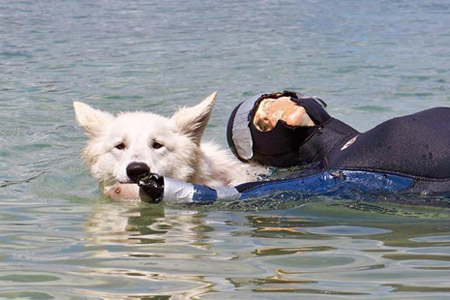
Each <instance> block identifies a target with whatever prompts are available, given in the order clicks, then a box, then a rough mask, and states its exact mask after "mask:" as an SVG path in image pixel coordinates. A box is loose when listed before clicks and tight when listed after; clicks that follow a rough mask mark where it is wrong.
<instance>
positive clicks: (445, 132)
mask: <svg viewBox="0 0 450 300" xmlns="http://www.w3.org/2000/svg"><path fill="white" fill-rule="evenodd" d="M283 96H288V97H291V100H292V101H294V102H295V103H296V104H298V105H300V106H303V107H304V108H305V110H306V112H307V113H308V115H309V116H310V118H311V119H312V121H314V124H315V126H312V127H293V126H288V125H286V123H285V122H283V121H278V123H277V124H276V126H275V128H273V129H272V130H271V131H268V132H261V131H259V130H258V129H256V128H255V126H254V125H253V122H252V120H253V117H254V114H255V111H256V108H257V107H258V105H259V103H260V102H261V101H262V100H264V99H266V98H271V99H274V98H275V99H276V98H279V97H283ZM324 106H325V104H324V102H323V101H322V100H320V99H318V98H315V97H305V96H302V95H298V94H296V93H293V92H283V93H277V94H266V95H262V96H260V97H258V98H252V99H248V100H247V101H244V102H243V103H241V104H240V105H239V106H238V107H237V108H236V109H235V110H234V111H233V113H232V115H231V117H230V121H229V123H228V142H229V145H230V148H231V150H232V151H233V152H234V154H235V155H236V156H237V157H238V158H239V159H241V160H243V161H256V162H258V163H261V164H264V165H269V166H276V167H288V166H303V168H301V170H300V171H298V172H296V173H291V174H290V175H288V176H287V177H286V178H283V179H277V180H269V181H257V182H249V183H244V184H241V185H238V186H236V187H209V186H205V185H198V184H191V183H186V182H180V181H177V180H173V179H170V178H162V177H161V176H158V175H156V174H150V176H147V177H146V178H145V180H144V179H142V180H140V181H139V185H140V186H141V187H142V188H143V189H144V190H146V189H149V191H150V192H147V193H148V194H149V195H152V193H153V194H154V192H155V190H157V191H158V193H157V195H156V196H154V197H153V199H154V201H161V200H163V199H167V200H173V201H183V202H195V203H211V202H214V201H216V200H233V201H234V200H240V201H244V200H246V199H257V198H260V197H269V198H270V199H275V198H279V199H281V200H283V199H286V197H288V198H291V199H294V200H297V199H305V198H309V197H314V196H318V195H327V196H333V197H338V198H351V199H366V200H371V199H378V198H379V197H382V198H383V199H396V200H394V201H398V200H399V199H400V198H403V197H397V196H395V197H391V195H404V194H411V193H413V194H416V193H424V192H426V193H444V194H445V195H444V196H446V195H447V194H449V193H450V108H432V109H429V110H425V111H422V112H418V113H415V114H412V115H408V116H404V117H399V118H394V119H391V120H389V121H386V122H384V123H381V124H380V125H378V126H376V127H375V128H373V129H371V130H369V131H367V132H365V133H360V132H358V131H356V130H355V129H353V128H352V127H350V126H349V125H347V124H345V123H343V122H341V121H339V120H337V119H334V118H332V117H331V116H330V115H329V114H328V113H327V112H326V111H325V109H324ZM155 187H156V189H155ZM289 196H292V197H289ZM439 197H440V198H439V199H437V198H435V199H434V200H430V201H428V200H427V201H426V203H422V200H421V199H422V198H421V197H407V198H408V199H409V198H412V199H411V200H408V201H407V203H409V204H427V205H435V206H445V207H448V206H449V205H450V202H448V201H447V200H446V199H447V198H446V197H441V196H439ZM402 201H403V200H402ZM411 201H412V202H411Z"/></svg>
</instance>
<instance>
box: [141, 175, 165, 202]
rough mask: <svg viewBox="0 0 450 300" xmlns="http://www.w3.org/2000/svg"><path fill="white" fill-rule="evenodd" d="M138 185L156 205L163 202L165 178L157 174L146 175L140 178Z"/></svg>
mask: <svg viewBox="0 0 450 300" xmlns="http://www.w3.org/2000/svg"><path fill="white" fill-rule="evenodd" d="M136 183H137V185H138V186H139V187H140V188H141V189H142V190H143V191H144V192H145V193H146V194H147V195H148V196H149V197H150V198H151V199H152V200H153V201H154V202H155V203H158V202H160V201H161V200H162V198H163V195H164V177H162V176H160V175H158V174H155V173H146V174H142V175H140V176H138V178H137V181H136Z"/></svg>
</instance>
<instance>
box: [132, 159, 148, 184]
mask: <svg viewBox="0 0 450 300" xmlns="http://www.w3.org/2000/svg"><path fill="white" fill-rule="evenodd" d="M148 172H150V168H149V167H148V166H147V164H146V163H143V162H132V163H130V164H129V165H128V166H127V175H128V177H129V178H130V179H131V181H133V182H136V181H137V178H138V176H139V175H142V174H145V173H148Z"/></svg>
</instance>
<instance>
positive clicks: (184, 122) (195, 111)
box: [171, 92, 217, 144]
mask: <svg viewBox="0 0 450 300" xmlns="http://www.w3.org/2000/svg"><path fill="white" fill-rule="evenodd" d="M216 95H217V93H216V92H214V93H212V94H211V95H209V96H208V97H207V98H206V99H205V100H203V101H202V102H201V103H200V104H197V105H195V106H192V107H184V108H181V109H180V110H178V111H177V112H176V113H175V114H174V115H173V116H172V118H171V119H172V120H173V121H174V122H175V124H176V125H177V127H178V128H179V129H180V130H181V131H182V132H183V133H185V134H188V135H189V136H190V137H191V138H192V139H193V140H194V141H195V142H196V143H197V144H200V141H201V139H202V136H203V132H204V131H205V128H206V125H207V124H208V121H209V117H210V115H211V111H212V109H213V107H214V102H215V101H216Z"/></svg>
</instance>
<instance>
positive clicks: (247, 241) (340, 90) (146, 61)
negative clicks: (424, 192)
mask: <svg viewBox="0 0 450 300" xmlns="http://www.w3.org/2000/svg"><path fill="white" fill-rule="evenodd" d="M449 49H450V3H449V1H447V0H430V1H419V0H408V1H407V0H396V1H394V0H392V1H391V0H389V1H387V0H386V1H364V0H363V1H359V0H358V1H356V0H353V1H352V0H341V1H334V0H329V1H319V0H302V1H262V0H261V1H259V0H256V1H247V0H239V1H236V0H230V1H173V0H168V1H153V0H149V1H144V0H134V1H118V0H98V1H85V0H81V1H80V0H61V1H27V0H22V1H15V0H2V1H0V122H1V126H0V170H1V173H0V298H6V299H299V298H306V299H313V298H318V299H323V298H330V299H334V298H338V297H340V298H347V297H348V298H353V299H380V298H390V299H397V298H401V299H413V298H416V299H448V298H450V221H449V220H450V219H449V210H448V209H436V208H432V207H429V208H423V207H420V208H416V207H410V206H406V205H395V204H389V203H381V202H380V203H363V202H358V201H356V200H355V201H351V199H350V200H349V201H346V202H340V201H335V200H336V199H330V198H318V199H298V202H296V201H292V202H289V203H287V204H286V203H285V204H283V205H280V204H276V203H270V201H269V203H267V201H266V203H265V205H261V207H259V206H258V205H251V206H243V207H240V208H239V207H233V208H230V207H220V206H211V207H193V206H170V205H167V204H163V205H151V204H140V203H124V202H117V201H110V200H107V199H103V198H102V197H101V194H100V191H99V190H98V187H97V185H96V182H95V180H94V179H93V178H91V177H90V176H89V174H88V172H87V170H86V168H85V167H84V166H83V165H82V159H81V157H80V152H81V149H82V147H83V144H84V143H85V140H86V138H85V136H84V134H83V132H82V130H81V129H80V128H79V127H78V126H77V125H76V122H75V120H74V114H73V110H72V102H73V101H83V102H86V103H89V104H90V105H92V106H94V107H97V108H101V109H104V110H107V111H110V112H113V113H116V112H119V111H123V110H151V111H154V112H157V113H160V114H163V115H166V116H168V115H170V114H171V113H172V112H173V111H174V110H175V109H177V108H178V107H179V106H183V105H193V104H195V103H197V102H198V101H200V100H201V99H203V98H204V97H206V96H207V95H209V94H210V93H212V92H213V91H218V100H217V104H216V108H215V111H214V113H213V115H212V118H211V123H210V126H209V127H208V129H207V132H206V138H208V139H215V140H216V141H217V142H219V143H221V144H222V145H224V147H226V142H225V124H226V121H227V118H228V115H229V113H230V112H231V110H232V108H233V107H234V106H235V105H237V104H238V103H239V102H240V101H242V100H244V99H246V98H248V97H251V96H254V95H256V94H258V93H262V92H274V91H281V90H284V89H288V90H295V91H300V92H303V93H306V94H313V95H317V96H319V97H321V98H322V99H323V100H325V101H326V102H327V103H328V107H329V112H330V113H331V114H332V115H333V116H335V117H338V118H340V119H342V120H343V121H345V122H348V123H349V124H351V125H352V126H354V127H355V128H357V129H358V130H362V131H363V130H367V129H369V128H371V127H373V126H374V125H376V124H378V123H380V122H382V121H384V120H387V119H389V118H392V117H394V116H399V115H405V114H408V113H413V112H416V111H419V110H422V109H426V108H429V107H433V106H449V105H450V88H449V82H450V51H449ZM305 203H306V204H305ZM301 204H302V205H301Z"/></svg>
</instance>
